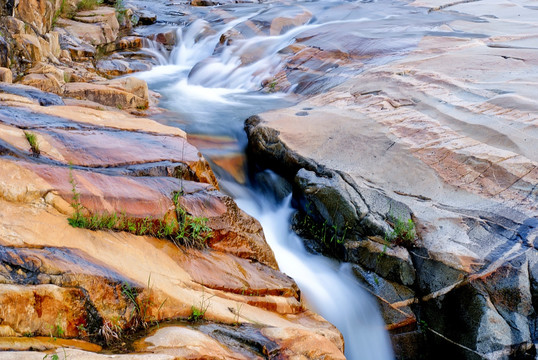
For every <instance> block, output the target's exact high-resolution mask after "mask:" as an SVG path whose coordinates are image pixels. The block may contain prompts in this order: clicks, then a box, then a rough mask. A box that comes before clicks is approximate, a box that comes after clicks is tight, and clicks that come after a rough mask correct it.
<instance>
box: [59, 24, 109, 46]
mask: <svg viewBox="0 0 538 360" xmlns="http://www.w3.org/2000/svg"><path fill="white" fill-rule="evenodd" d="M99 18H100V17H99ZM114 19H115V17H114ZM58 26H61V27H62V28H63V31H65V32H67V33H68V34H69V35H72V36H74V37H76V38H79V39H81V40H83V41H85V42H87V43H89V44H91V45H93V46H98V45H105V44H108V43H111V42H114V41H115V40H116V38H117V36H118V28H116V26H117V22H116V23H115V24H109V23H106V22H96V23H92V22H89V23H86V22H79V21H73V20H69V19H59V20H58Z"/></svg>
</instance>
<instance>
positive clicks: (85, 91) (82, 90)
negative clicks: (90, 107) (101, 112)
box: [64, 83, 148, 109]
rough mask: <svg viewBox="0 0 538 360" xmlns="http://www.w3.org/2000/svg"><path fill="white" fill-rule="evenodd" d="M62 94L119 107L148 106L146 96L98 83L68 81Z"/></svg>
mask: <svg viewBox="0 0 538 360" xmlns="http://www.w3.org/2000/svg"><path fill="white" fill-rule="evenodd" d="M64 95H65V96H70V97H73V98H76V99H87V100H90V101H95V102H98V103H100V104H103V105H106V106H113V107H117V108H119V109H137V108H142V109H145V108H147V106H148V100H147V98H146V99H143V98H141V97H139V96H136V95H134V94H132V93H130V92H127V91H124V90H120V89H117V88H113V87H111V86H106V85H100V84H89V83H68V84H66V85H65V89H64Z"/></svg>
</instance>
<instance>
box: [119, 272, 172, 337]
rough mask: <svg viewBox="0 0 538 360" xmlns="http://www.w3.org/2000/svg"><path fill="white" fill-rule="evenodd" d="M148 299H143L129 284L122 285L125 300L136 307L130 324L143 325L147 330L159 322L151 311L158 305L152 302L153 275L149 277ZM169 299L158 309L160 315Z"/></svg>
mask: <svg viewBox="0 0 538 360" xmlns="http://www.w3.org/2000/svg"><path fill="white" fill-rule="evenodd" d="M147 289H148V293H149V294H150V295H149V296H148V297H145V298H141V297H140V294H139V293H138V292H137V290H136V289H135V288H133V287H132V286H131V285H130V284H129V283H123V285H122V291H121V292H122V294H123V296H125V298H126V299H127V300H128V301H129V302H130V303H131V304H133V306H134V310H133V312H132V313H131V315H130V319H129V322H130V323H132V324H133V323H134V324H136V325H141V326H142V327H144V328H147V327H148V326H149V325H150V324H152V323H154V322H157V319H155V318H154V317H151V316H150V309H151V308H152V307H153V306H155V305H156V304H155V303H154V302H153V301H152V300H151V293H152V289H151V274H150V275H149V276H148V284H147ZM166 300H167V299H164V300H163V302H162V303H161V304H160V305H159V307H158V308H157V313H159V312H160V311H161V309H162V307H163V306H164V304H165V303H166Z"/></svg>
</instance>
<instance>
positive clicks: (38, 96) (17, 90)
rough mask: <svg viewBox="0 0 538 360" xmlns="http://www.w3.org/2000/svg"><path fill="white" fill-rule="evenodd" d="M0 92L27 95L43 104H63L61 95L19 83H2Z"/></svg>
mask: <svg viewBox="0 0 538 360" xmlns="http://www.w3.org/2000/svg"><path fill="white" fill-rule="evenodd" d="M0 92H2V93H7V94H14V95H19V96H23V97H26V98H28V99H32V100H37V101H38V102H39V104H40V105H42V106H50V105H63V103H64V102H63V100H62V98H61V97H59V96H58V95H55V94H51V93H47V92H43V91H41V90H37V89H35V88H33V87H29V86H25V85H19V84H12V85H8V84H0Z"/></svg>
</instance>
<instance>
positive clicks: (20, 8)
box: [14, 0, 58, 35]
mask: <svg viewBox="0 0 538 360" xmlns="http://www.w3.org/2000/svg"><path fill="white" fill-rule="evenodd" d="M56 6H57V2H56V1H54V2H53V1H46V0H21V1H18V2H17V4H16V6H15V8H14V15H15V16H16V17H17V18H19V19H21V20H22V21H24V22H25V23H27V24H30V25H31V26H33V27H34V28H35V29H36V30H37V31H38V33H39V34H42V35H43V34H45V33H47V32H48V31H49V30H50V28H51V25H52V19H53V17H54V15H55V13H56V11H57V10H58V8H57V7H56Z"/></svg>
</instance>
